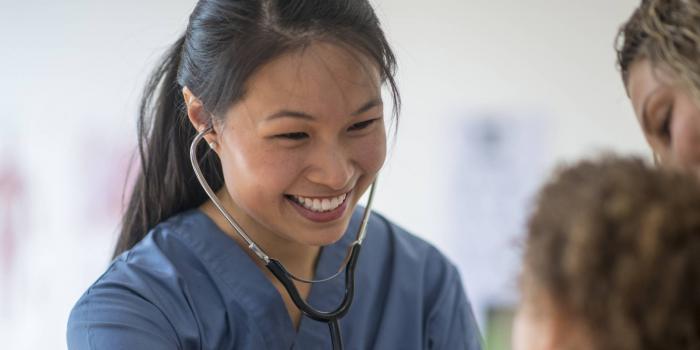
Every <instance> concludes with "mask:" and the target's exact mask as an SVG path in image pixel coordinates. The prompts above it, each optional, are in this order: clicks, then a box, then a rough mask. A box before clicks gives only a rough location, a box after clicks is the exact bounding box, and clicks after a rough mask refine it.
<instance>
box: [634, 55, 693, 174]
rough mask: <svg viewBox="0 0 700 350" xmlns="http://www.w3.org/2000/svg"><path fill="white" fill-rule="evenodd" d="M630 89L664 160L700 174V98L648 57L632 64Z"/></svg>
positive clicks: (652, 143) (647, 133)
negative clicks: (654, 65)
mask: <svg viewBox="0 0 700 350" xmlns="http://www.w3.org/2000/svg"><path fill="white" fill-rule="evenodd" d="M627 89H628V91H629V95H630V99H631V101H632V106H633V108H634V112H635V114H636V115H637V120H638V121H639V123H640V125H641V126H642V130H643V131H644V136H645V137H646V140H647V142H648V143H649V145H650V146H651V148H652V150H653V151H654V153H656V155H657V157H658V158H659V160H660V162H661V164H662V165H664V166H672V167H678V168H683V169H687V170H691V171H693V172H695V173H697V174H700V108H699V107H698V104H699V101H696V100H695V99H694V98H693V96H692V95H691V94H690V91H688V89H687V88H685V87H684V86H683V85H681V84H680V83H679V82H677V81H676V80H675V79H673V78H672V77H671V75H670V74H668V72H666V71H664V70H663V69H658V68H656V69H655V68H654V67H653V66H652V64H651V63H650V62H649V61H648V60H641V61H639V62H636V63H634V64H633V65H632V67H631V68H630V75H629V81H628V84H627Z"/></svg>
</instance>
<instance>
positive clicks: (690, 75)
mask: <svg viewBox="0 0 700 350" xmlns="http://www.w3.org/2000/svg"><path fill="white" fill-rule="evenodd" d="M615 46H616V51H617V64H618V67H619V69H620V72H621V74H622V80H623V82H624V83H625V84H627V82H628V79H629V69H630V66H631V65H632V64H633V63H635V62H637V61H638V60H640V59H645V58H646V59H648V60H650V62H651V63H652V65H653V66H654V67H663V68H667V69H668V70H669V71H670V73H672V74H673V76H674V77H675V78H676V79H678V80H679V82H681V83H682V84H684V85H685V86H686V87H687V88H688V89H689V90H690V91H691V93H692V95H693V96H694V97H695V98H696V99H697V100H698V101H700V0H643V1H642V2H641V4H640V5H639V7H638V8H637V9H636V10H635V11H634V12H633V13H632V16H631V17H630V18H629V19H628V20H627V22H625V23H624V24H623V25H622V27H621V28H620V30H619V32H618V34H617V38H616V45H615Z"/></svg>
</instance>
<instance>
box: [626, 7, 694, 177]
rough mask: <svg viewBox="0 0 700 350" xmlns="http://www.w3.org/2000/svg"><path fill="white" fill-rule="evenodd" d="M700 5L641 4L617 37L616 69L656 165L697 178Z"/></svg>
mask: <svg viewBox="0 0 700 350" xmlns="http://www.w3.org/2000/svg"><path fill="white" fill-rule="evenodd" d="M699 21H700V1H699V0H645V1H642V3H641V5H640V6H639V7H638V8H637V9H636V10H635V11H634V13H633V14H632V16H631V17H630V19H629V20H628V21H627V23H625V24H624V25H623V26H622V28H621V30H620V33H619V35H618V52H617V57H618V64H619V66H620V70H621V72H622V80H623V82H624V84H625V87H626V89H627V93H628V95H629V96H630V100H631V102H632V106H633V108H634V111H635V114H636V115H637V119H638V121H639V123H640V124H641V126H642V130H643V131H644V135H645V137H646V139H647V142H648V143H649V145H650V146H651V148H652V150H653V151H654V154H655V157H656V159H657V161H658V162H659V163H660V164H661V165H663V166H672V167H678V168H684V169H688V170H691V171H693V172H695V173H697V174H699V175H700V26H698V23H699Z"/></svg>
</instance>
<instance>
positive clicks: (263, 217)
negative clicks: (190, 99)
mask: <svg viewBox="0 0 700 350" xmlns="http://www.w3.org/2000/svg"><path fill="white" fill-rule="evenodd" d="M382 118H383V108H382V101H381V89H380V78H379V73H378V70H377V68H376V65H374V64H372V63H370V62H369V61H368V60H366V59H365V58H363V57H360V55H353V54H351V53H350V52H349V51H348V50H346V49H343V48H340V47H338V46H334V45H331V44H323V43H316V44H312V45H311V46H309V47H307V48H306V49H304V50H300V51H295V52H291V53H288V54H285V55H283V56H281V57H279V58H277V59H275V60H274V61H272V62H270V63H268V64H266V65H264V66H263V67H262V68H261V69H260V70H259V71H258V72H257V73H255V74H254V75H253V76H252V77H251V78H250V79H249V81H248V83H247V84H246V95H245V96H244V98H243V100H242V101H241V102H239V103H237V104H235V105H234V106H233V107H232V108H231V109H230V110H229V111H228V112H227V115H226V117H225V122H224V123H222V124H221V125H220V126H219V128H218V130H217V133H218V135H219V137H218V140H217V141H218V143H219V145H220V146H219V149H218V150H217V151H218V153H219V157H220V158H221V163H222V168H223V172H224V179H225V183H226V190H227V191H228V195H229V196H230V198H231V199H232V201H231V202H232V203H231V204H232V205H233V206H234V208H233V209H234V213H235V214H234V215H236V216H237V218H238V219H239V220H240V221H241V224H242V225H243V226H244V228H246V229H247V230H249V231H251V232H252V233H253V234H257V235H261V234H266V233H271V234H274V235H276V236H277V237H279V238H282V239H285V240H289V241H293V242H296V243H301V244H306V245H327V244H330V243H333V242H335V241H337V240H338V239H339V238H340V237H341V236H342V234H343V233H344V232H345V230H346V228H347V225H348V222H349V220H350V217H351V213H352V211H353V209H354V207H355V206H356V204H357V202H358V200H359V199H360V197H361V195H362V194H363V193H364V192H365V190H367V188H368V187H369V186H370V184H371V183H372V181H373V180H374V179H375V176H376V175H377V172H378V171H379V169H380V168H381V166H382V164H383V163H384V160H385V156H386V133H385V128H384V122H383V119H382Z"/></svg>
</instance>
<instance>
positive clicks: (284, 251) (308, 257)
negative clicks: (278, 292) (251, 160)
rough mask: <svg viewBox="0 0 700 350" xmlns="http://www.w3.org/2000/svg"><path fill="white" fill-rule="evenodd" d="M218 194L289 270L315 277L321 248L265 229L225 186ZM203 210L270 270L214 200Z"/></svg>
mask: <svg viewBox="0 0 700 350" xmlns="http://www.w3.org/2000/svg"><path fill="white" fill-rule="evenodd" d="M217 197H218V198H220V202H221V204H222V205H223V207H224V209H226V211H227V212H228V213H229V215H230V216H232V217H233V218H234V219H236V221H237V222H238V224H239V225H240V226H241V227H242V228H243V230H244V231H245V233H246V234H247V235H248V236H249V237H250V238H251V239H252V240H253V242H255V244H257V245H258V247H260V248H261V249H262V250H263V251H264V252H265V253H266V254H267V255H268V256H269V257H270V258H271V259H275V260H277V261H279V262H281V263H282V264H283V265H284V267H285V268H286V269H287V271H289V272H291V273H292V274H294V275H295V276H299V277H301V278H306V279H312V278H313V275H314V270H315V266H316V260H317V258H318V256H319V253H320V247H316V246H309V245H305V244H301V243H298V242H294V241H292V240H290V239H287V238H285V237H282V236H280V235H279V234H276V233H275V232H271V231H270V230H268V229H266V228H265V227H263V226H262V225H260V224H259V223H258V222H257V221H255V220H254V219H253V218H251V217H250V216H249V215H248V214H247V213H245V212H244V211H243V210H242V209H241V208H240V207H239V206H238V205H236V204H235V203H234V202H233V200H232V199H231V197H230V196H229V194H228V191H226V189H225V187H224V188H222V189H221V190H219V191H218V192H217ZM200 209H201V210H202V211H203V212H204V213H205V214H206V215H207V216H209V217H210V218H211V219H212V220H213V221H214V222H215V223H216V225H217V226H218V227H219V228H220V229H221V230H222V231H223V232H225V233H226V234H227V235H228V236H230V237H231V238H233V239H234V240H236V242H237V243H238V244H239V245H240V246H241V247H242V248H243V249H244V251H245V252H246V253H248V255H250V256H251V258H252V259H253V260H254V261H255V263H256V264H257V265H258V266H260V267H261V268H263V270H264V271H265V272H266V273H268V271H267V269H266V268H264V262H263V261H262V260H260V259H259V258H258V256H257V255H255V253H253V252H252V251H251V250H250V249H249V248H248V244H247V243H246V242H245V240H244V239H243V238H242V237H241V236H240V235H239V234H238V233H237V232H236V231H235V229H234V228H233V227H232V226H231V224H230V223H229V222H228V221H227V220H226V218H225V217H224V216H223V214H221V212H219V210H218V209H217V208H216V207H215V206H214V203H213V202H212V201H211V200H208V201H206V202H205V203H204V204H202V206H201V207H200Z"/></svg>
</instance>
